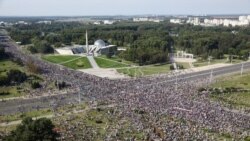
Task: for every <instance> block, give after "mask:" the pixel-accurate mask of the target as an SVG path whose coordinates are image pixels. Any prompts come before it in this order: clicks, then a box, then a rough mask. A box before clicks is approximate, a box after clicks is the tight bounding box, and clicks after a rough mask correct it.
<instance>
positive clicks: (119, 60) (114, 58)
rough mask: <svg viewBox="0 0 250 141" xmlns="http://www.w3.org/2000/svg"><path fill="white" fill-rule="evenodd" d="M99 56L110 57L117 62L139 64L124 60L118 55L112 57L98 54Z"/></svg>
mask: <svg viewBox="0 0 250 141" xmlns="http://www.w3.org/2000/svg"><path fill="white" fill-rule="evenodd" d="M98 58H103V59H108V60H112V61H116V62H119V63H124V64H127V65H137V64H136V63H133V62H131V61H127V60H124V59H122V58H119V57H118V56H112V57H111V58H108V57H107V56H106V55H101V56H98Z"/></svg>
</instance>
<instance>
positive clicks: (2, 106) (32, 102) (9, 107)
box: [0, 62, 250, 115]
mask: <svg viewBox="0 0 250 141" xmlns="http://www.w3.org/2000/svg"><path fill="white" fill-rule="evenodd" d="M241 68H242V64H235V65H231V66H227V67H221V68H216V69H213V70H206V71H201V72H193V73H188V74H181V75H178V76H177V80H178V81H182V80H185V81H194V80H197V79H200V78H204V77H210V76H211V72H212V76H213V77H218V76H222V75H225V74H231V73H237V72H238V73H240V72H241ZM244 70H245V71H246V70H250V62H246V63H244ZM175 82H176V77H171V78H166V79H162V80H160V81H159V82H157V83H153V84H141V83H138V84H135V87H136V86H139V85H143V86H144V87H145V85H157V84H158V83H166V84H168V85H173V84H175ZM78 97H79V94H78V93H69V94H65V95H54V96H49V97H42V98H34V99H19V100H8V101H1V102H0V114H1V115H9V114H14V113H19V112H27V111H30V110H32V109H33V110H34V109H42V108H51V107H53V106H64V105H67V104H73V103H78V102H79V101H78ZM84 100H86V101H88V100H87V99H86V98H85V97H84Z"/></svg>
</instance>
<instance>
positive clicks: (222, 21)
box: [170, 15, 250, 27]
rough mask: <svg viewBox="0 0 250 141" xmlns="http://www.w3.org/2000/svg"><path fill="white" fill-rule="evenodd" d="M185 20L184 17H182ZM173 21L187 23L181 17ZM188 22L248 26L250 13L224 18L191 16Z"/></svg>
mask: <svg viewBox="0 0 250 141" xmlns="http://www.w3.org/2000/svg"><path fill="white" fill-rule="evenodd" d="M182 20H183V19H182ZM170 22H171V23H176V24H180V23H185V21H184V20H183V21H181V19H170ZM186 23H188V24H192V25H201V26H221V25H222V26H227V27H228V26H233V27H235V26H248V25H250V15H248V16H239V18H238V20H237V19H222V18H220V19H219V18H218V19H217V18H213V19H209V18H205V19H204V20H203V19H202V20H201V18H199V17H189V18H188V19H186Z"/></svg>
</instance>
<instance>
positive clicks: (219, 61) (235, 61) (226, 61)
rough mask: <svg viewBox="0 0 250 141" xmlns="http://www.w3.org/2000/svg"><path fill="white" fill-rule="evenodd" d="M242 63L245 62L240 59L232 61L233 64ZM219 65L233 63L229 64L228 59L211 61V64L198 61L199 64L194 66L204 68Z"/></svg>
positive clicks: (205, 61)
mask: <svg viewBox="0 0 250 141" xmlns="http://www.w3.org/2000/svg"><path fill="white" fill-rule="evenodd" d="M241 62H243V61H242V60H239V59H233V60H232V64H236V63H241ZM218 63H231V62H229V61H228V60H227V59H226V58H225V59H212V60H211V61H210V64H209V63H208V60H198V61H197V62H195V63H193V65H194V66H195V67H203V66H207V65H214V64H218Z"/></svg>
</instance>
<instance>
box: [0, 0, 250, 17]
mask: <svg viewBox="0 0 250 141" xmlns="http://www.w3.org/2000/svg"><path fill="white" fill-rule="evenodd" d="M249 5H250V1H249V0H240V1H236V0H232V1H230V2H228V1H226V0H217V1H215V0H210V1H204V0H190V1H183V0H175V1H174V0H166V1H162V0H154V1H153V0H148V1H143V0H137V1H133V0H127V1H117V0H116V1H115V0H105V1H100V0H92V1H85V0H84V1H81V0H74V1H69V0H61V1H60V2H58V1H57V0H43V1H41V0H36V1H30V0H22V1H20V0H0V16H94V15H145V14H153V15H213V14H214V15H215V14H222V15H227V14H249V13H250V9H249V7H248V6H249Z"/></svg>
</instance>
